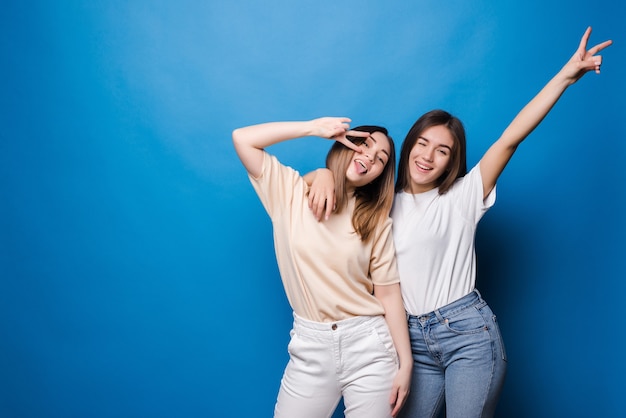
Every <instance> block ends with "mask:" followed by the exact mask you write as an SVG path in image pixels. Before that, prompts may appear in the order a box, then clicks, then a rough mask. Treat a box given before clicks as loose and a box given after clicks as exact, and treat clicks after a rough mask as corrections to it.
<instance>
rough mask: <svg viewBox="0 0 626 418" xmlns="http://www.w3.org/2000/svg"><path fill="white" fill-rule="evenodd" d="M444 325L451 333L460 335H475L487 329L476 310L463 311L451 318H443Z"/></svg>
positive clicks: (485, 323) (482, 318) (483, 319)
mask: <svg viewBox="0 0 626 418" xmlns="http://www.w3.org/2000/svg"><path fill="white" fill-rule="evenodd" d="M444 324H445V326H446V328H447V329H448V330H450V331H451V332H453V333H455V334H461V335H468V334H477V333H479V332H484V331H486V330H487V329H488V326H487V322H486V321H485V318H484V317H483V316H482V315H481V314H480V312H479V311H478V309H476V308H469V309H464V310H463V311H461V312H458V313H456V314H454V315H452V316H449V317H444Z"/></svg>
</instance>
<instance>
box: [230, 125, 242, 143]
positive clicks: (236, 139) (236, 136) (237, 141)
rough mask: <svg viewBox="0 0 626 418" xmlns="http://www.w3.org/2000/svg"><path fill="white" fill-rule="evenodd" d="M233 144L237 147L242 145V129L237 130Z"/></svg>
mask: <svg viewBox="0 0 626 418" xmlns="http://www.w3.org/2000/svg"><path fill="white" fill-rule="evenodd" d="M231 136H232V138H233V144H234V145H235V147H237V144H240V143H241V128H237V129H235V130H234V131H233V133H232V135H231Z"/></svg>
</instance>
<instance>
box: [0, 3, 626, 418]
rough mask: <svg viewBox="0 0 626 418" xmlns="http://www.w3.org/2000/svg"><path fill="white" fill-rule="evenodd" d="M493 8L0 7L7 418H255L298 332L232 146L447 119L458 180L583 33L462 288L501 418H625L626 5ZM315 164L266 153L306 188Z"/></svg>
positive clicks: (0, 222)
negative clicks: (487, 310) (325, 119)
mask: <svg viewBox="0 0 626 418" xmlns="http://www.w3.org/2000/svg"><path fill="white" fill-rule="evenodd" d="M5 3H6V2H5ZM502 3H505V2H492V1H488V0H475V1H472V2H464V1H449V2H434V1H432V2H427V1H414V0H411V1H408V0H401V1H394V2H389V1H369V2H364V1H362V0H347V1H327V0H321V1H319V0H318V1H287V0H273V1H270V2H257V1H253V0H240V1H228V2H226V1H224V2H216V1H213V2H208V1H199V0H186V1H185V0H183V1H177V2H169V1H78V0H75V1H63V2H44V1H31V2H18V1H9V3H8V4H5V5H4V6H3V10H2V13H0V34H1V35H2V36H1V37H0V52H1V56H2V66H1V69H0V74H1V75H2V76H1V91H0V106H1V111H0V193H1V195H0V196H1V199H2V201H1V203H0V215H1V216H0V275H1V280H0V333H1V334H0V335H1V337H0V416H3V417H4V416H6V417H37V418H39V417H96V418H99V417H174V416H176V417H206V416H224V417H250V416H255V417H256V416H258V417H266V416H271V411H272V408H273V404H274V399H275V394H276V391H277V387H278V384H279V380H280V376H281V374H282V369H283V366H284V364H285V362H286V359H287V353H286V344H287V341H288V331H289V329H290V323H291V317H290V315H291V311H290V309H289V306H288V305H287V303H286V301H285V296H284V293H283V290H282V287H281V284H280V280H279V278H278V274H277V271H276V265H275V261H274V255H273V247H272V241H271V228H270V224H269V221H268V219H267V216H266V214H265V212H264V211H263V209H262V207H261V205H260V203H259V202H258V199H257V198H256V196H255V194H254V192H253V190H252V187H251V186H250V184H249V182H248V180H247V177H246V175H245V172H244V170H243V168H242V167H241V166H240V164H239V162H238V160H237V158H236V156H235V154H234V152H233V149H232V145H231V140H230V132H231V131H232V129H233V128H235V127H238V126H242V125H247V124H252V123H257V122H262V121H269V120H292V119H305V118H313V117H317V116H323V115H334V116H343V115H345V116H349V117H351V118H352V119H353V120H354V123H355V124H361V123H379V124H384V125H386V126H388V127H389V129H390V131H391V133H392V135H393V136H394V137H395V138H396V139H397V141H398V143H400V142H401V140H402V138H403V136H404V134H405V133H406V131H407V130H408V128H409V127H410V125H411V124H412V122H413V120H414V119H415V118H416V117H417V116H419V115H420V114H421V113H423V112H424V111H427V110H429V109H431V108H436V107H441V108H445V109H448V110H449V111H451V112H453V113H455V114H457V115H458V116H459V117H461V119H462V120H463V121H464V122H465V124H466V128H467V131H468V135H469V160H470V163H471V164H474V163H476V162H477V161H478V159H479V158H480V156H481V155H482V153H483V152H484V151H485V150H486V149H487V147H488V146H489V144H490V143H491V142H492V141H493V140H495V139H496V138H497V137H498V135H499V133H500V132H501V131H502V130H503V129H504V128H505V127H506V125H507V123H508V122H509V121H510V119H511V118H513V117H514V116H515V114H516V112H517V111H518V110H519V109H520V108H521V107H522V106H523V105H524V104H525V103H526V101H527V100H529V99H530V98H531V97H532V96H533V95H534V94H535V93H536V92H537V91H538V90H539V89H540V88H541V87H542V85H543V84H544V83H545V82H546V81H547V80H548V79H549V78H550V77H551V76H552V75H553V74H554V73H555V72H556V71H557V70H558V69H559V68H560V67H561V65H562V64H563V63H564V62H565V61H566V60H567V59H568V58H569V57H570V56H571V54H572V53H573V52H574V50H575V49H576V47H577V45H578V40H579V39H580V36H581V35H582V33H583V32H584V30H585V28H586V27H587V25H591V26H593V27H594V33H593V34H592V42H593V43H596V42H600V41H603V40H605V39H608V38H612V39H613V40H614V42H615V44H614V45H613V46H612V47H611V48H609V49H608V50H606V51H605V52H604V54H603V55H604V56H605V65H604V67H603V72H602V74H601V75H599V76H597V75H595V74H589V75H587V76H586V77H585V78H584V79H583V80H582V81H581V82H580V83H579V84H577V85H575V86H574V87H573V88H572V89H570V90H569V91H567V92H566V94H565V96H564V97H563V98H562V100H561V102H559V103H558V104H557V106H556V108H555V109H554V110H553V112H552V113H551V114H550V115H549V116H548V118H547V119H546V120H545V122H544V123H543V124H542V125H541V126H540V127H539V128H538V129H537V130H536V131H535V132H534V133H533V134H532V136H531V137H530V138H529V139H528V141H527V142H526V143H524V144H523V145H522V147H521V148H520V149H519V151H518V153H517V154H516V156H515V157H514V160H513V161H512V162H511V164H510V165H509V167H508V169H507V171H506V172H505V173H504V175H503V176H502V178H501V181H500V183H499V189H498V202H497V204H496V206H495V207H494V208H493V210H492V211H490V213H489V214H488V215H487V216H486V217H485V218H484V220H483V222H482V223H481V227H480V231H479V236H478V252H479V271H480V278H479V288H480V289H481V290H482V292H483V294H484V295H486V297H487V299H488V300H489V301H490V303H491V305H492V307H493V308H494V310H495V311H496V312H497V313H498V315H499V317H500V322H501V324H502V327H503V334H504V337H505V340H506V343H507V349H508V355H509V364H510V368H509V375H508V380H507V384H506V386H505V390H504V394H503V397H502V400H501V403H500V406H499V414H498V415H499V416H502V417H530V416H532V417H550V418H553V417H590V416H597V417H601V416H602V417H605V416H617V415H619V414H620V413H621V412H622V411H623V408H622V407H621V398H622V397H623V394H624V383H623V382H624V381H623V376H624V375H625V374H626V360H625V359H624V356H623V353H625V352H626V346H625V342H624V334H625V333H626V332H625V331H624V327H623V326H622V319H623V318H624V316H625V315H626V308H625V307H624V305H623V299H624V295H625V294H626V285H625V284H624V282H625V280H624V279H625V278H626V257H625V254H624V253H625V249H626V241H625V239H624V234H625V232H626V226H625V215H624V214H625V213H626V202H625V201H626V199H625V198H626V188H625V186H624V184H625V183H626V173H625V171H624V168H623V161H624V158H625V157H626V145H625V144H626V140H625V138H626V122H625V121H624V120H625V116H626V111H625V109H626V103H625V101H626V99H625V97H626V91H625V90H626V88H625V84H624V68H626V60H625V57H626V53H625V50H624V46H623V45H624V44H626V40H625V39H624V38H625V36H624V35H626V33H625V31H624V29H623V23H624V21H626V6H625V5H624V4H625V3H624V2H615V1H605V0H599V1H594V2H591V1H580V0H575V1H573V2H569V3H568V4H569V7H568V8H567V9H566V8H564V6H563V3H562V2H560V1H557V0H544V1H530V2H513V3H512V4H507V5H503V4H502ZM509 3H510V2H509ZM329 145H330V143H329V142H326V141H322V140H318V139H307V140H301V141H295V142H291V143H288V144H281V145H278V146H276V147H274V149H273V152H274V153H276V154H277V155H278V156H279V157H280V158H281V159H282V160H283V161H284V162H286V163H289V164H291V165H293V166H294V167H296V168H298V169H300V170H301V171H307V170H310V169H312V168H314V167H316V166H317V165H319V164H321V163H322V161H323V157H324V155H325V152H326V149H327V148H328V146H329Z"/></svg>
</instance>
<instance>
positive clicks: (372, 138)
mask: <svg viewBox="0 0 626 418" xmlns="http://www.w3.org/2000/svg"><path fill="white" fill-rule="evenodd" d="M367 138H369V139H371V140H372V141H374V143H375V144H378V141H376V139H374V137H373V136H372V134H370V136H368V137H367ZM367 138H365V139H367ZM380 151H381V152H384V153H385V155H386V156H387V158H389V153H388V152H387V150H386V149H381V150H380Z"/></svg>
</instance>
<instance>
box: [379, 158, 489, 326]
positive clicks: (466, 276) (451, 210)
mask: <svg viewBox="0 0 626 418" xmlns="http://www.w3.org/2000/svg"><path fill="white" fill-rule="evenodd" d="M495 199H496V191H495V187H494V189H493V190H492V191H491V193H490V194H489V195H488V196H487V198H486V199H485V200H484V201H483V184H482V178H481V174H480V167H479V165H476V166H475V167H474V168H473V169H472V170H471V171H470V172H469V173H468V174H467V175H465V177H462V178H460V179H458V180H457V181H456V183H455V184H454V185H453V186H452V187H451V188H450V189H449V190H448V192H447V193H445V194H443V195H440V194H439V189H437V188H435V189H433V190H429V191H427V192H424V193H419V194H410V193H405V192H400V193H397V194H396V196H395V200H394V206H393V209H392V211H391V217H392V219H393V238H394V242H395V244H396V258H397V262H398V270H399V271H400V284H401V288H402V297H403V300H404V306H405V309H406V310H407V312H408V313H409V314H411V315H422V314H425V313H429V312H432V311H434V310H435V309H438V308H441V307H442V306H445V305H447V304H449V303H451V302H454V301H455V300H457V299H459V298H461V297H463V296H465V295H467V294H468V293H470V292H471V291H472V290H474V287H475V285H476V254H475V248H474V241H475V233H476V226H477V225H478V222H479V221H480V219H481V218H482V216H483V215H484V214H485V212H486V211H487V210H488V209H489V208H490V207H491V206H493V204H494V203H495Z"/></svg>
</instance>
